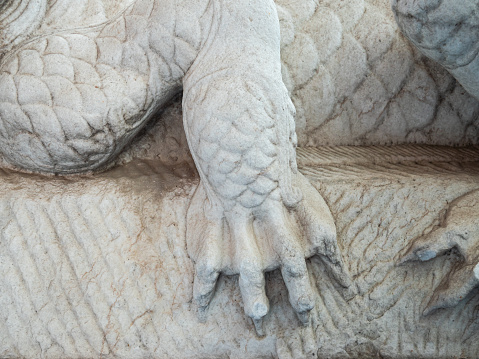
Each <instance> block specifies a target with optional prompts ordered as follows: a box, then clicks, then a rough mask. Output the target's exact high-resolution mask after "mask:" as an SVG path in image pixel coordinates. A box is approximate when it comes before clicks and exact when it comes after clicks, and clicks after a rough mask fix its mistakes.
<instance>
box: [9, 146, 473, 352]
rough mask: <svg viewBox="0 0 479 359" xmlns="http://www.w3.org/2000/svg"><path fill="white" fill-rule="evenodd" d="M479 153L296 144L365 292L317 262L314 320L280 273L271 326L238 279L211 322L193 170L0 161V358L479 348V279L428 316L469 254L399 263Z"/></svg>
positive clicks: (226, 289) (275, 277)
mask: <svg viewBox="0 0 479 359" xmlns="http://www.w3.org/2000/svg"><path fill="white" fill-rule="evenodd" d="M477 158H478V150H477V148H476V149H473V148H471V149H451V148H437V147H421V146H411V147H410V146H404V147H393V148H379V149H378V148H343V147H332V148H331V147H330V148H323V149H321V150H318V149H300V150H299V151H298V163H299V167H300V169H301V171H302V172H303V173H304V174H305V175H306V176H307V177H308V179H309V180H310V181H311V182H312V183H313V184H314V185H315V186H316V187H317V188H318V189H319V191H320V193H321V194H322V195H323V196H324V198H325V199H326V200H327V202H328V204H329V206H330V208H331V210H332V212H333V215H334V219H335V222H336V224H337V228H338V241H339V244H340V247H341V249H342V251H343V253H345V255H346V256H347V257H348V258H349V260H348V263H347V266H348V267H349V270H350V272H351V274H352V275H353V276H354V278H355V284H356V285H357V286H358V289H359V294H358V295H357V296H356V297H355V298H353V299H350V300H349V301H346V300H345V299H344V298H343V296H342V295H341V293H340V292H341V288H340V287H338V286H337V285H336V284H335V283H334V282H332V281H330V280H328V279H327V278H328V275H327V267H326V266H324V264H323V263H322V262H321V261H320V260H318V259H312V260H311V261H308V270H309V273H310V276H311V281H312V283H314V286H313V292H314V298H315V301H316V306H315V309H314V310H313V313H312V314H311V317H312V318H311V319H312V325H311V326H307V327H303V326H301V324H300V322H299V321H298V320H297V318H296V316H295V313H294V311H293V310H292V308H291V306H290V304H289V302H288V298H287V295H286V288H285V286H284V284H283V279H282V277H281V274H280V273H279V271H275V272H272V273H270V274H268V275H267V277H266V285H267V292H268V295H269V297H270V298H271V312H270V314H269V315H268V316H267V317H266V318H265V332H266V334H267V336H266V337H265V338H258V337H257V336H256V334H255V333H254V326H253V324H252V322H251V321H250V320H249V319H248V318H247V317H246V316H244V312H243V304H242V300H241V293H240V290H239V286H238V278H237V277H228V276H222V277H221V278H220V280H219V282H218V289H219V290H218V291H217V292H216V295H215V296H214V298H213V300H212V303H211V305H210V309H209V312H208V315H207V321H206V322H205V323H199V322H198V320H197V317H196V311H195V305H194V304H193V303H192V290H193V289H192V288H193V279H194V274H195V270H194V264H193V262H192V261H191V259H190V258H189V256H188V254H187V248H186V238H185V225H186V222H185V218H186V213H187V209H188V203H189V202H190V200H191V197H192V196H193V192H194V191H195V188H196V186H197V184H198V181H199V178H198V177H197V176H195V174H194V173H195V171H194V168H190V167H185V166H180V165H179V164H176V165H175V166H169V167H165V166H163V165H162V164H161V162H159V161H149V160H135V161H133V162H131V163H130V164H128V165H126V166H123V167H120V168H118V169H114V170H110V171H108V172H105V173H104V174H100V175H95V176H84V177H75V178H61V177H54V178H52V177H43V176H38V175H25V174H19V173H14V172H9V171H1V173H0V178H1V181H0V194H1V195H0V213H1V216H0V228H1V231H0V235H1V238H0V258H1V260H0V288H1V289H2V290H1V291H0V319H1V320H0V357H2V358H3V357H6V358H9V357H13V358H17V357H18V358H20V357H22V358H38V357H44V358H47V359H50V358H95V357H99V356H100V355H103V356H104V357H106V358H114V357H115V358H118V357H122V358H141V357H151V358H162V359H163V358H185V357H188V358H211V357H215V356H216V357H230V358H238V359H239V358H258V357H265V358H278V357H279V358H281V359H289V358H301V357H302V355H303V354H305V353H309V354H315V355H316V356H315V357H319V358H322V357H323V358H324V357H327V358H358V357H359V358H375V357H376V358H380V357H381V356H382V357H388V358H405V357H406V358H408V357H410V358H417V357H423V358H431V359H432V358H434V359H437V358H454V357H463V358H471V359H474V358H476V357H477V352H478V350H479V348H478V345H479V340H478V339H479V338H478V335H479V331H478V330H477V329H478V328H479V322H478V319H477V309H476V308H477V306H478V305H479V295H478V294H479V293H478V291H477V289H476V290H474V291H472V292H471V294H469V295H467V296H466V297H465V298H463V300H461V301H460V302H459V304H458V305H457V307H455V308H448V309H444V310H440V311H436V312H435V313H433V314H431V315H430V316H427V317H422V315H421V314H422V312H423V310H424V309H425V308H426V306H427V304H428V302H429V300H430V298H431V295H432V293H433V292H434V290H435V289H436V288H437V287H440V284H441V281H442V279H443V278H444V277H447V275H448V274H449V273H450V271H451V270H453V269H454V268H457V267H460V266H461V265H462V264H464V259H463V258H462V257H461V255H460V254H459V253H455V252H454V251H450V252H449V253H448V254H447V255H446V256H438V257H437V258H436V259H434V260H431V261H428V262H425V263H424V264H423V265H421V266H418V265H416V264H413V263H407V264H404V265H403V266H397V265H396V264H395V262H396V260H398V259H399V258H400V256H401V255H402V254H403V253H404V252H405V251H406V250H407V248H408V247H409V245H410V244H411V243H412V242H413V241H414V239H415V238H419V237H421V236H422V235H423V234H427V233H429V232H430V231H431V230H432V228H434V227H435V226H437V225H440V224H441V223H442V221H443V219H444V215H445V212H446V210H447V209H448V208H450V204H452V203H455V200H458V199H459V201H460V198H462V197H463V196H464V195H466V194H468V193H472V191H474V190H478V189H479V185H478V183H479V182H478V178H479V170H478V168H477V164H476V163H475V161H477ZM311 357H313V356H312V355H311Z"/></svg>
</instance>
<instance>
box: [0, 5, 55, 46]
mask: <svg viewBox="0 0 479 359" xmlns="http://www.w3.org/2000/svg"><path fill="white" fill-rule="evenodd" d="M47 8H48V0H4V1H3V2H0V53H2V54H4V53H5V52H7V51H8V50H9V49H11V48H12V47H13V46H14V45H17V44H19V43H20V42H22V41H23V40H25V39H26V38H27V37H28V36H29V35H30V34H31V33H32V32H33V31H34V30H35V29H36V28H38V26H40V24H41V21H42V19H43V18H44V17H45V13H46V11H47Z"/></svg>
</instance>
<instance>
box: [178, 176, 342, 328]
mask: <svg viewBox="0 0 479 359" xmlns="http://www.w3.org/2000/svg"><path fill="white" fill-rule="evenodd" d="M295 183H296V185H297V186H298V187H299V189H300V190H301V191H302V194H303V199H302V201H301V202H299V204H297V205H296V206H295V207H294V208H287V207H286V206H284V205H283V202H282V201H281V200H277V199H272V198H268V199H266V200H265V201H264V202H263V203H262V204H261V205H260V206H258V207H255V208H253V209H250V210H248V211H245V209H244V208H243V210H232V211H228V212H226V211H224V212H223V213H222V214H221V215H219V216H218V215H215V214H214V213H213V214H212V213H211V212H214V211H211V209H210V203H209V200H208V197H207V193H206V190H205V187H204V186H203V185H202V184H200V185H199V186H198V188H197V190H196V192H195V194H194V197H193V199H192V202H191V204H190V208H189V209H188V216H187V217H188V218H187V245H188V253H189V254H190V256H191V257H192V259H193V260H194V261H195V267H196V275H195V281H194V289H193V290H194V299H195V301H196V303H197V305H198V311H199V316H200V319H202V320H205V315H206V309H207V307H208V305H209V303H210V301H211V299H212V297H213V294H214V291H215V286H216V281H217V279H218V276H219V274H220V273H224V274H227V275H234V274H239V285H240V291H241V295H242V297H243V302H244V309H245V312H246V314H247V315H248V316H249V317H250V318H251V319H252V320H253V322H254V325H255V327H256V331H257V333H258V335H263V325H262V323H263V318H264V317H265V315H266V314H267V313H268V311H269V301H268V298H267V297H266V293H265V277H264V272H267V271H272V270H274V269H276V268H280V269H281V273H282V275H283V279H284V282H285V284H286V286H287V288H288V292H289V300H290V303H291V305H292V307H293V308H294V310H295V311H296V313H297V315H298V318H299V320H300V321H301V322H302V323H303V324H306V323H308V322H309V312H310V311H311V309H312V308H313V306H314V302H315V300H314V296H313V291H312V288H311V283H310V280H309V276H308V272H307V268H306V262H305V258H308V257H311V256H313V255H315V254H318V255H319V256H320V257H321V258H322V259H323V262H324V263H325V264H326V265H327V266H328V269H330V271H329V272H330V273H331V274H332V276H333V277H334V279H335V280H336V281H337V282H338V283H339V284H340V285H341V286H343V287H349V286H350V285H351V282H350V278H349V274H348V272H347V270H346V269H345V266H344V264H343V260H342V257H341V254H340V250H339V248H338V244H337V242H336V229H335V225H334V221H333V218H332V216H331V213H330V211H329V209H328V207H327V205H326V203H325V202H324V200H323V198H322V197H321V196H320V195H319V193H318V192H317V191H316V190H315V189H314V188H313V187H312V186H311V184H309V182H308V181H307V180H306V179H305V178H304V177H303V176H302V175H301V174H298V175H296V182H295Z"/></svg>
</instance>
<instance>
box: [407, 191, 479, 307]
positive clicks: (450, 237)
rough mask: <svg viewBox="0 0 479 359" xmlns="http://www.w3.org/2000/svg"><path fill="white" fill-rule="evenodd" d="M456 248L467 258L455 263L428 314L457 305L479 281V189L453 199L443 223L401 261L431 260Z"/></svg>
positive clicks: (413, 246)
mask: <svg viewBox="0 0 479 359" xmlns="http://www.w3.org/2000/svg"><path fill="white" fill-rule="evenodd" d="M452 248H455V249H456V250H457V251H458V252H459V254H460V255H461V256H462V257H463V261H461V262H459V263H457V264H456V265H454V266H453V268H452V270H451V272H450V273H449V274H448V275H447V276H446V277H444V278H443V280H442V281H441V283H440V284H439V286H438V287H437V288H436V290H435V291H434V294H433V296H432V298H431V300H430V301H429V303H428V305H427V307H426V309H425V310H424V315H428V314H430V313H432V312H433V311H435V310H437V309H440V308H449V307H453V306H455V305H457V304H458V303H459V302H460V301H461V300H462V299H463V298H465V297H466V296H467V295H468V294H469V293H470V292H471V291H472V290H473V289H474V288H475V287H476V286H477V285H479V191H474V192H471V193H468V194H466V195H464V196H462V197H460V198H458V199H456V200H455V201H453V202H452V203H451V204H450V206H449V209H448V211H447V213H446V217H445V219H444V222H443V223H442V224H441V226H439V227H437V228H435V229H434V230H433V231H432V232H431V233H429V234H427V235H425V236H423V237H420V238H418V239H416V240H415V241H414V242H413V244H412V245H411V247H410V248H409V249H408V251H407V252H406V254H405V255H404V256H403V257H402V258H401V260H400V263H405V262H409V261H423V262H424V261H429V260H431V259H433V258H436V257H437V256H440V255H442V254H444V253H446V252H447V251H449V250H450V249H452Z"/></svg>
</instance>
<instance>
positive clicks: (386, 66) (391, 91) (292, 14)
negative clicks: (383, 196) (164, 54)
mask: <svg viewBox="0 0 479 359" xmlns="http://www.w3.org/2000/svg"><path fill="white" fill-rule="evenodd" d="M37 2H38V1H37ZM132 2H133V1H132V0H123V1H120V0H118V1H105V0H82V1H68V0H57V1H50V2H49V8H48V9H47V11H46V17H45V21H44V22H43V23H41V26H40V27H38V26H36V27H37V28H36V27H35V26H34V27H33V29H32V30H31V31H30V32H28V31H26V32H25V31H19V32H20V33H21V34H22V36H23V37H24V38H27V39H30V38H34V37H38V36H40V37H42V36H46V35H48V34H51V33H55V32H78V31H79V29H81V31H80V32H84V31H85V28H88V27H92V26H93V27H96V28H98V25H99V24H101V23H104V22H105V21H107V22H109V21H112V20H114V19H115V18H116V17H118V16H119V14H121V13H123V12H125V11H127V9H129V6H131V4H132ZM9 3H19V4H20V3H21V2H20V1H19V0H17V1H14V0H11V1H8V2H5V3H4V4H3V6H4V7H7V6H8V4H9ZM25 3H31V4H33V3H35V2H25ZM277 5H278V13H279V16H280V26H281V33H282V42H281V46H282V62H283V79H284V81H285V83H286V85H287V87H288V90H289V92H290V94H291V97H292V99H293V102H294V104H295V106H296V108H297V115H296V130H297V134H298V143H299V145H300V146H305V145H337V144H344V145H346V144H355V145H368V144H393V143H428V144H441V145H466V144H473V143H476V144H477V143H478V141H479V140H478V138H479V137H478V136H477V133H478V132H479V130H478V116H477V113H478V111H479V105H478V102H477V101H476V100H475V99H474V98H473V97H472V96H470V95H469V94H467V92H465V91H464V89H463V88H462V86H460V85H459V84H458V83H457V82H456V81H455V80H454V78H453V77H452V76H451V75H449V73H448V72H447V71H445V70H444V69H442V68H441V67H440V66H438V65H436V64H435V63H433V62H432V61H430V60H428V59H426V58H425V57H423V56H421V55H420V54H419V53H418V52H417V51H416V50H415V49H414V46H411V45H410V44H409V43H408V41H407V40H406V39H405V38H404V37H403V36H402V35H401V33H400V31H399V28H398V27H397V24H396V22H395V21H394V16H393V13H392V12H391V4H390V3H389V1H387V0H354V1H347V2H344V1H343V2H340V1H329V0H328V1H321V2H320V3H319V2H316V1H314V0H305V1H302V2H301V4H300V5H298V3H297V2H293V1H289V0H281V1H277ZM187 10H188V11H190V10H189V7H187ZM35 16H37V15H35ZM183 17H185V15H183ZM3 23H4V24H5V21H3ZM189 25H190V26H193V25H192V22H190V23H189ZM35 28H36V30H35ZM69 28H70V29H75V30H68V29H69ZM2 31H3V32H2V34H3V35H2V36H4V37H5V34H6V33H7V34H8V31H7V32H5V31H4V29H3V30H2ZM8 36H11V35H8ZM12 36H13V35H12ZM15 36H16V35H15ZM18 41H20V39H19V40H18ZM7 45H9V43H7ZM4 46H5V43H4ZM6 48H7V49H8V48H9V47H8V46H7V47H6ZM2 51H3V52H5V51H6V49H5V48H4V49H3V50H2ZM299 54H301V56H300V55H299ZM373 89H374V91H373ZM174 106H177V105H174ZM163 118H165V117H163ZM164 121H169V122H172V126H173V127H174V130H173V132H172V133H173V134H174V133H176V132H178V131H177V130H176V129H177V128H181V124H180V121H175V119H174V117H173V118H172V119H170V118H165V119H164ZM168 126H170V125H168ZM151 136H152V137H155V136H156V135H155V133H154V132H153V133H152V135H151ZM170 137H171V136H170ZM174 137H175V142H181V141H182V140H181V138H179V137H178V136H176V135H174ZM105 145H107V144H106V143H105ZM155 146H156V145H155ZM110 147H111V146H110ZM118 147H120V146H118ZM156 147H157V148H158V151H159V152H166V151H171V149H170V150H169V149H168V148H171V143H170V142H168V143H166V142H163V143H159V144H158V146H156ZM133 151H135V149H133ZM178 155H180V156H181V155H182V149H179V150H178V152H177V154H175V155H173V156H178ZM99 157H101V155H99ZM107 157H108V156H107ZM127 157H128V156H127Z"/></svg>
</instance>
